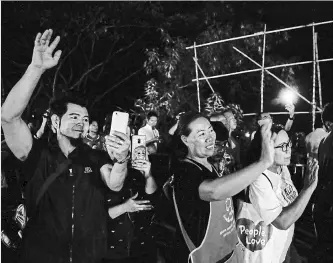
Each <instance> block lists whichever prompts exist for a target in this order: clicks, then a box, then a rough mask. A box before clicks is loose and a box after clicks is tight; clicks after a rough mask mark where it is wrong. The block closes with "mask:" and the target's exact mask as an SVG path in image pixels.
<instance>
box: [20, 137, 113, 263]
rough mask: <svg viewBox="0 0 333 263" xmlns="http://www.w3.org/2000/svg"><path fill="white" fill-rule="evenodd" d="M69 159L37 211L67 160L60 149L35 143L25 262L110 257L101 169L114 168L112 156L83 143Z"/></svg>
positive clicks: (77, 262)
mask: <svg viewBox="0 0 333 263" xmlns="http://www.w3.org/2000/svg"><path fill="white" fill-rule="evenodd" d="M68 158H69V159H71V160H72V164H71V165H70V166H69V167H68V169H66V170H65V171H64V172H63V173H62V174H60V175H59V176H58V177H57V178H56V179H55V180H54V182H53V183H52V184H51V185H50V186H49V187H48V188H47V190H46V192H45V194H44V195H43V196H42V198H41V199H40V202H39V204H38V205H37V204H36V199H37V196H38V194H39V191H40V189H41V187H42V185H43V184H44V182H45V181H46V179H47V178H48V177H49V176H50V175H51V174H52V173H54V172H55V170H56V169H57V167H58V166H59V164H61V163H63V162H64V161H65V159H66V157H65V156H64V155H63V153H62V152H61V150H60V148H59V147H58V146H51V145H46V144H45V143H42V142H41V141H36V140H34V141H33V146H32V149H31V151H30V153H29V155H28V158H27V159H26V161H25V162H24V164H23V165H24V166H25V167H26V168H25V179H26V180H27V181H28V183H27V186H26V194H25V197H26V200H27V212H28V216H29V217H30V219H29V221H28V223H27V227H26V229H25V233H24V244H23V248H22V256H21V262H35V263H38V262H41V263H42V262H43V263H44V262H70V258H72V262H73V263H88V262H89V263H94V262H98V260H99V259H100V258H101V257H102V256H103V254H104V253H105V252H106V210H105V203H104V200H105V191H106V186H105V184H104V183H103V181H102V179H101V175H100V168H101V167H102V166H103V165H104V164H106V163H108V162H110V160H109V158H108V155H107V154H106V153H105V152H102V151H97V150H92V149H91V148H90V147H89V146H87V145H85V144H83V143H82V145H80V146H78V147H76V148H75V149H74V151H73V152H71V153H70V154H69V156H68ZM50 259H52V260H53V261H50Z"/></svg>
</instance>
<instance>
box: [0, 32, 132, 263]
mask: <svg viewBox="0 0 333 263" xmlns="http://www.w3.org/2000/svg"><path fill="white" fill-rule="evenodd" d="M51 36H52V30H51V29H49V30H46V31H45V32H44V33H43V35H41V34H40V33H39V34H38V35H37V37H36V40H35V47H34V51H33V57H32V61H31V64H30V65H29V67H28V69H27V71H26V72H25V74H24V75H23V77H22V78H21V79H20V81H19V82H18V83H17V84H16V85H15V86H14V87H13V89H12V90H11V91H10V93H9V94H8V96H7V98H6V101H5V102H4V104H3V106H2V116H1V117H2V119H1V123H2V128H3V131H4V135H5V139H6V143H7V144H8V147H9V148H10V150H11V151H12V152H13V154H14V155H15V156H16V158H18V159H19V160H21V161H24V163H23V165H24V166H25V169H24V174H25V179H26V180H27V185H26V190H25V192H26V194H25V197H26V200H27V213H28V217H29V221H28V223H27V226H26V228H25V231H24V233H23V248H22V251H21V255H20V262H24V263H26V262H27V263H30V262H31V263H39V262H40V263H72V262H73V263H96V262H99V261H100V259H101V258H102V257H103V255H104V253H105V252H106V235H107V232H106V218H107V213H106V209H105V203H104V201H105V197H104V194H105V190H107V189H108V188H109V189H111V190H113V191H119V190H120V189H121V188H122V186H123V183H124V179H125V177H126V174H127V160H128V158H127V156H128V149H129V145H130V141H129V139H128V138H127V136H126V135H125V134H122V133H117V132H115V133H114V134H113V136H106V138H105V139H106V147H107V150H108V153H109V155H110V152H113V153H114V156H115V158H116V160H115V161H114V163H113V164H111V161H110V157H109V156H108V154H107V153H106V152H101V151H97V150H93V149H91V148H90V147H89V146H87V145H85V144H84V143H83V142H82V138H83V137H84V136H85V134H86V133H87V131H88V127H89V117H88V112H87V109H86V107H85V106H84V104H82V102H80V101H79V100H77V99H73V98H63V99H61V100H56V101H53V102H52V103H51V105H50V110H51V112H50V117H51V128H52V131H53V134H52V135H53V136H51V137H50V139H51V140H50V141H49V142H48V143H45V142H43V141H40V140H39V141H37V140H34V139H33V137H32V135H31V132H30V130H29V128H28V126H27V125H26V123H25V122H24V121H23V120H22V118H21V115H22V113H23V111H24V109H25V108H26V106H27V104H28V102H29V99H30V97H31V95H32V93H33V91H34V89H35V87H36V85H37V83H38V81H39V79H40V77H41V75H42V74H43V73H44V72H45V70H46V69H49V68H52V67H54V66H55V65H57V63H58V61H59V58H60V55H61V51H57V52H55V54H54V55H52V53H53V51H54V49H55V48H56V46H57V44H58V43H59V40H60V38H59V37H57V38H55V40H54V41H53V42H52V44H50V45H49V43H50V40H51Z"/></svg>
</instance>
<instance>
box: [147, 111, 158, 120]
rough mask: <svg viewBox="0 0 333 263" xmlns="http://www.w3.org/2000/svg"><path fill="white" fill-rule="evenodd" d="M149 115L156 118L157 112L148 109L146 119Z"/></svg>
mask: <svg viewBox="0 0 333 263" xmlns="http://www.w3.org/2000/svg"><path fill="white" fill-rule="evenodd" d="M151 117H156V118H158V115H157V113H156V112H155V111H150V112H148V114H147V119H148V120H149V119H150V118H151Z"/></svg>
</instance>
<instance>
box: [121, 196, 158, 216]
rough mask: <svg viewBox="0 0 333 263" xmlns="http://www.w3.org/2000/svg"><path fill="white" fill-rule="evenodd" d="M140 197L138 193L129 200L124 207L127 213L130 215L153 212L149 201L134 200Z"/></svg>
mask: <svg viewBox="0 0 333 263" xmlns="http://www.w3.org/2000/svg"><path fill="white" fill-rule="evenodd" d="M137 197H138V193H136V194H135V195H134V196H132V197H131V198H129V199H128V200H127V201H126V202H125V203H124V204H123V205H124V207H125V211H126V212H129V213H133V212H140V211H144V210H151V209H152V208H153V206H152V205H151V204H150V201H149V200H134V199H135V198H137Z"/></svg>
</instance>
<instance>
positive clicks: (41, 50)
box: [30, 29, 61, 71]
mask: <svg viewBox="0 0 333 263" xmlns="http://www.w3.org/2000/svg"><path fill="white" fill-rule="evenodd" d="M52 33H53V31H52V29H47V30H45V31H44V33H43V35H42V34H41V33H38V34H37V36H36V39H35V46H34V50H33V54H32V61H31V64H30V65H31V66H32V67H35V68H37V69H40V70H42V71H45V70H46V69H49V68H52V67H54V66H56V65H57V64H58V61H59V58H60V56H61V50H58V51H57V52H55V54H54V55H53V56H52V53H53V51H54V50H55V48H56V47H57V45H58V43H59V41H60V37H59V36H57V37H56V38H55V39H54V41H53V42H52V44H51V45H49V44H50V40H51V36H52Z"/></svg>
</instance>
